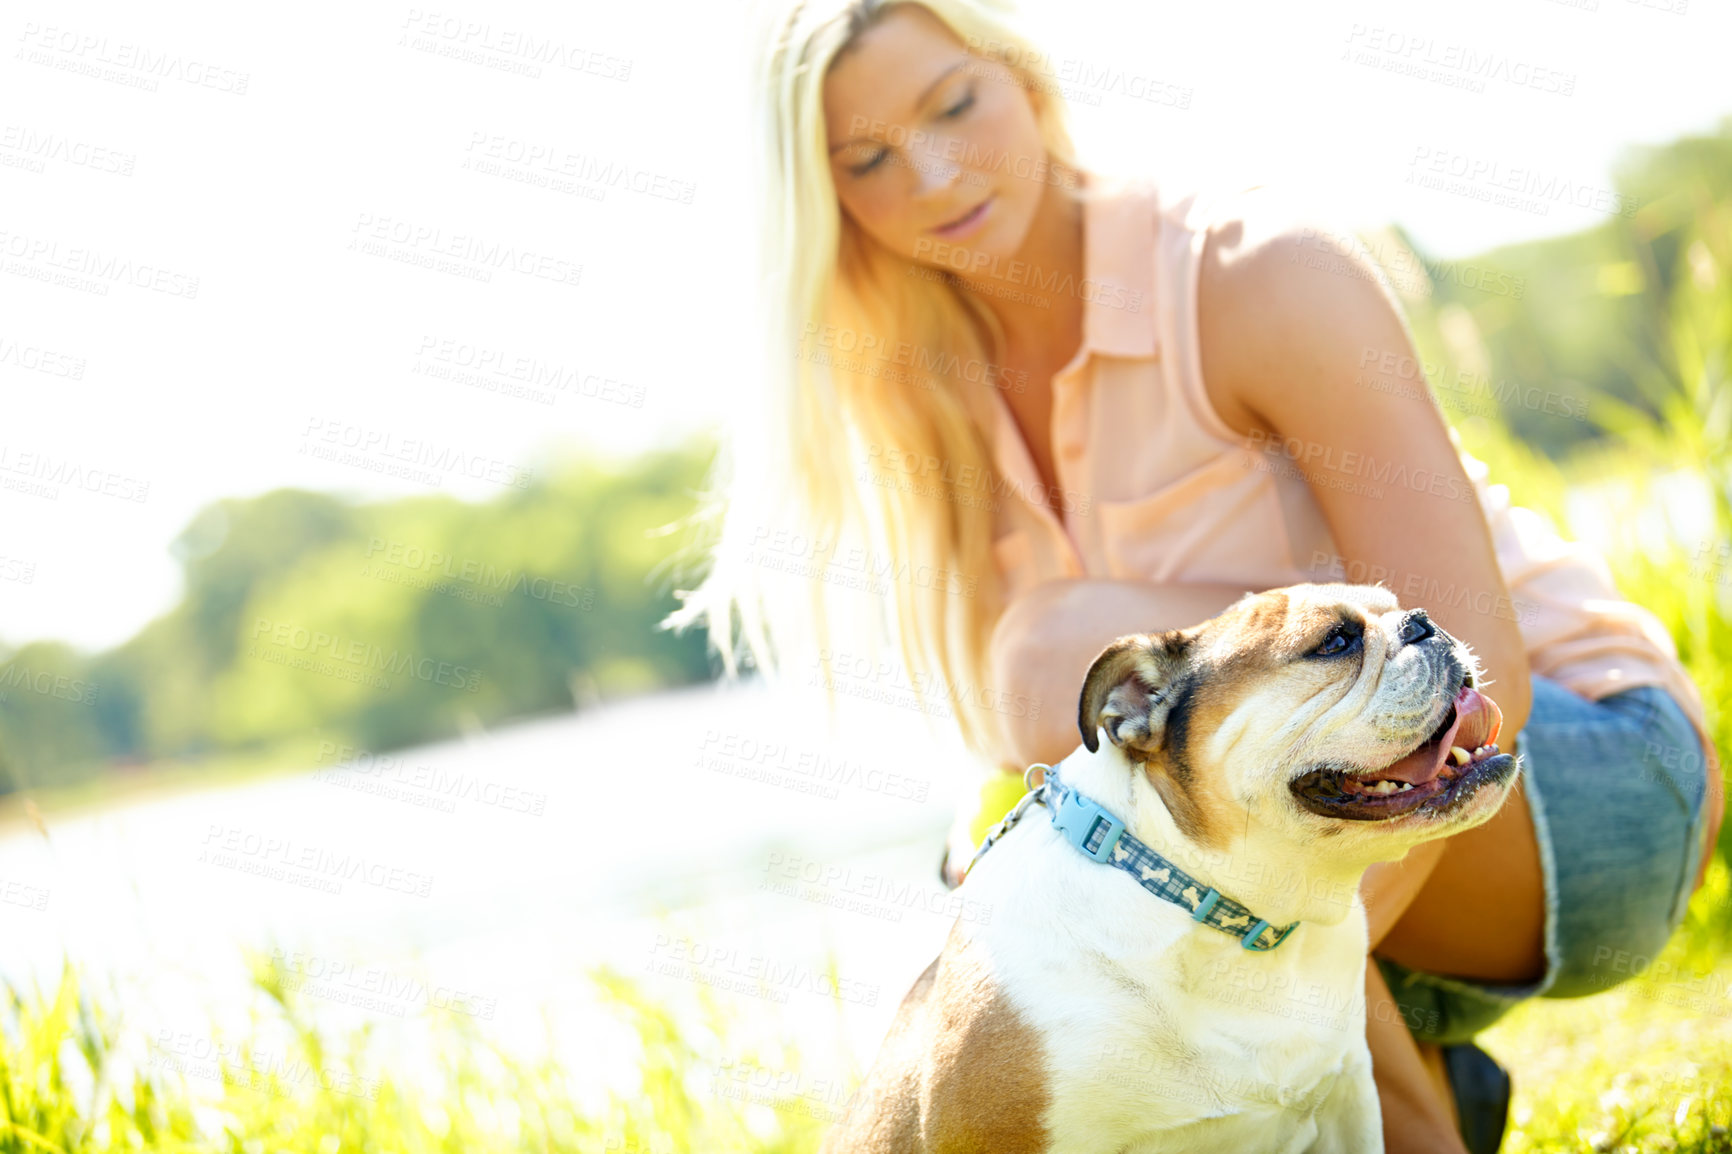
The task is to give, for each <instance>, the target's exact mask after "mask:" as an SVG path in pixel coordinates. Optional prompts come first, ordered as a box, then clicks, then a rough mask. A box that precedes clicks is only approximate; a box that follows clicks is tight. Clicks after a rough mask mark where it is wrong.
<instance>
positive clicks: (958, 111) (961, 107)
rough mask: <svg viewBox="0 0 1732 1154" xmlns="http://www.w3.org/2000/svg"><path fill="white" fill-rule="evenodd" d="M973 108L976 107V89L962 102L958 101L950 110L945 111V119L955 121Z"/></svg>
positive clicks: (965, 96) (968, 93)
mask: <svg viewBox="0 0 1732 1154" xmlns="http://www.w3.org/2000/svg"><path fill="white" fill-rule="evenodd" d="M972 107H974V89H972V88H970V89H969V90H968V92H967V93H966V94H965V95H964V96H963V97H962V99H961V100H958V101H957V102H956V103H955V104H952V105H951V106H950V107H949V108H946V109H945V110H944V118H945V119H946V120H955V119H956V118H957V117H958V116H961V115H962V114H963V113H964V112H967V111H968V110H969V109H970V108H972Z"/></svg>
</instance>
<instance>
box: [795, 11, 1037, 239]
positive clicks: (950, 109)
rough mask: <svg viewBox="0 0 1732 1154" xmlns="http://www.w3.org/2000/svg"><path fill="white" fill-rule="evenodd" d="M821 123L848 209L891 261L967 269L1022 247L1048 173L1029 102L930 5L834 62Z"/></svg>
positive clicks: (873, 32)
mask: <svg viewBox="0 0 1732 1154" xmlns="http://www.w3.org/2000/svg"><path fill="white" fill-rule="evenodd" d="M824 123H825V129H826V132H827V134H828V136H829V149H830V171H831V174H832V176H833V177H834V178H835V182H836V195H837V197H838V199H839V200H840V201H841V204H842V209H843V211H844V212H846V213H847V214H848V216H849V217H851V218H852V219H853V220H854V222H855V223H856V224H857V225H859V227H860V228H861V229H863V230H864V231H865V232H866V233H867V235H869V236H871V237H872V238H873V239H874V240H877V241H878V242H879V243H880V244H882V245H884V246H885V247H886V248H888V249H890V250H891V251H892V252H895V253H897V254H899V255H901V256H904V257H907V258H909V259H910V260H914V261H917V262H919V263H921V264H928V265H933V266H936V267H941V268H952V269H957V270H958V271H963V272H966V271H968V268H967V267H965V266H972V267H973V268H975V269H976V270H978V269H980V268H981V267H982V266H983V265H984V264H986V262H987V261H989V260H991V259H1008V258H1010V257H1012V256H1014V255H1015V254H1016V252H1017V251H1018V250H1019V249H1020V248H1021V247H1022V242H1023V239H1024V238H1025V237H1026V236H1027V235H1028V231H1029V227H1030V225H1031V224H1032V222H1033V221H1034V217H1035V211H1036V209H1037V208H1038V207H1039V205H1040V198H1041V195H1042V191H1043V189H1044V187H1045V184H1044V179H1045V177H1046V175H1047V155H1046V148H1045V146H1044V145H1043V144H1042V143H1041V139H1040V130H1039V127H1038V126H1037V125H1036V123H1035V118H1034V110H1033V108H1032V107H1031V106H1030V104H1029V98H1028V94H1027V93H1026V92H1025V91H1024V90H1023V88H1022V87H1021V86H1019V85H1018V83H1017V74H1015V73H1013V72H1011V70H1010V69H1009V68H1007V67H1005V66H1004V65H1003V64H1001V63H999V62H998V61H996V60H985V59H982V58H981V57H979V56H973V55H970V54H969V53H968V51H967V50H966V49H965V48H964V47H963V45H962V42H961V41H960V40H958V39H957V38H956V36H955V34H954V33H952V32H951V31H950V29H949V28H948V27H947V26H946V25H945V24H944V23H943V22H942V21H940V20H939V19H938V18H937V17H936V16H934V15H932V13H931V12H929V11H927V9H926V8H925V7H923V6H922V5H919V4H898V5H896V6H895V7H893V8H891V9H890V10H889V11H888V12H887V13H886V14H885V15H884V16H883V17H882V18H881V19H879V20H878V22H877V23H875V24H873V25H872V26H871V27H870V28H868V29H867V30H866V31H865V32H863V33H861V34H860V35H859V36H858V37H857V38H856V39H855V40H854V43H853V44H852V45H850V47H849V48H848V50H847V51H846V52H844V53H842V54H841V55H840V56H838V57H837V58H836V61H835V62H834V63H833V64H832V65H831V67H830V71H829V74H828V75H827V76H826V77H825V78H824ZM958 249H965V250H967V252H966V256H964V257H963V259H961V260H959V259H958V258H959V256H962V254H959V253H958V251H957V250H958Z"/></svg>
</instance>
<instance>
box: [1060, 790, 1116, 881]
mask: <svg viewBox="0 0 1732 1154" xmlns="http://www.w3.org/2000/svg"><path fill="white" fill-rule="evenodd" d="M1052 824H1053V825H1055V826H1057V827H1058V831H1059V832H1060V833H1061V834H1063V835H1064V839H1065V840H1066V841H1068V842H1070V844H1072V845H1074V846H1075V847H1076V848H1077V849H1079V850H1081V851H1082V852H1083V853H1085V854H1087V855H1088V856H1089V857H1091V858H1093V859H1094V860H1095V861H1097V862H1102V863H1105V862H1109V861H1111V860H1112V856H1113V848H1114V847H1115V846H1117V845H1118V844H1119V838H1121V837H1123V836H1124V833H1125V823H1124V822H1122V821H1120V820H1119V819H1118V818H1116V817H1114V816H1113V815H1112V814H1110V813H1108V812H1107V811H1106V809H1105V808H1103V807H1102V806H1101V805H1100V804H1099V803H1097V802H1096V801H1094V799H1092V798H1087V797H1084V796H1083V795H1082V794H1080V793H1078V792H1077V791H1076V790H1074V789H1070V790H1066V791H1065V794H1064V798H1063V799H1062V800H1061V801H1060V802H1059V803H1058V805H1056V806H1054V807H1053V811H1052Z"/></svg>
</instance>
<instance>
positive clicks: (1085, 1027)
mask: <svg viewBox="0 0 1732 1154" xmlns="http://www.w3.org/2000/svg"><path fill="white" fill-rule="evenodd" d="M1479 677H1480V673H1479V667H1478V663H1477V662H1476V661H1475V659H1474V657H1473V655H1472V653H1471V652H1470V651H1469V650H1468V648H1467V646H1465V645H1464V644H1462V643H1461V642H1460V641H1458V640H1456V639H1455V638H1453V637H1451V636H1449V635H1448V634H1447V633H1445V632H1443V631H1442V630H1440V629H1438V628H1437V627H1436V626H1435V625H1434V624H1432V623H1431V621H1430V620H1429V619H1428V618H1427V617H1426V614H1425V611H1424V610H1422V609H1403V608H1402V607H1401V606H1400V605H1399V604H1398V603H1397V601H1396V598H1395V596H1394V595H1393V594H1391V593H1390V592H1389V591H1388V590H1385V589H1382V588H1380V587H1373V586H1362V585H1296V586H1291V587H1289V588H1285V589H1276V590H1272V591H1269V592H1266V593H1259V594H1252V595H1248V596H1246V597H1244V598H1243V599H1241V600H1240V601H1238V602H1237V603H1236V604H1234V605H1233V606H1231V607H1230V608H1229V609H1228V610H1227V611H1226V612H1224V613H1222V614H1221V615H1220V616H1218V617H1215V618H1213V619H1212V620H1209V621H1206V622H1204V623H1203V624H1201V625H1198V626H1195V627H1193V628H1189V629H1180V630H1173V631H1170V632H1164V633H1154V634H1137V635H1132V636H1127V637H1121V638H1119V639H1118V640H1117V641H1114V642H1113V643H1112V644H1111V645H1109V646H1107V647H1106V649H1104V650H1103V651H1102V652H1101V654H1100V655H1099V656H1098V657H1097V658H1096V659H1095V661H1094V663H1093V665H1092V666H1091V667H1090V669H1089V671H1088V675H1087V677H1086V678H1085V679H1084V682H1083V686H1082V693H1081V698H1080V701H1079V705H1078V725H1079V727H1080V729H1081V731H1082V745H1081V746H1079V747H1078V748H1077V750H1076V751H1075V752H1073V753H1072V754H1071V755H1070V756H1068V757H1066V758H1065V759H1064V760H1063V761H1061V762H1060V763H1059V764H1058V765H1056V766H1053V767H1050V768H1048V767H1044V766H1037V767H1031V768H1030V777H1029V781H1030V784H1031V785H1032V786H1033V787H1034V788H1032V789H1031V792H1030V793H1029V795H1028V796H1026V797H1024V798H1023V800H1022V802H1020V803H1019V804H1018V806H1017V808H1016V809H1015V810H1013V811H1012V813H1011V814H1010V815H1009V816H1007V818H1006V819H1005V820H1004V821H1003V822H1001V823H1000V824H999V826H998V828H997V829H995V830H994V831H993V833H992V834H991V835H989V836H988V838H987V840H986V842H985V843H984V844H983V845H982V847H981V849H980V851H979V852H978V853H977V854H976V857H975V861H974V862H973V863H972V864H971V867H970V870H969V873H968V875H967V877H966V879H965V880H964V882H963V885H962V887H961V890H960V891H959V892H960V893H961V895H962V896H963V897H965V898H966V899H967V904H968V905H969V906H971V907H973V908H981V909H989V910H991V912H992V916H991V917H990V919H978V920H968V921H963V920H958V922H957V923H956V924H955V925H954V926H953V927H952V929H951V931H950V935H949V938H948V940H947V941H946V943H945V946H944V948H943V950H942V952H941V953H940V954H939V956H938V958H937V959H936V960H935V961H934V962H933V963H932V965H930V966H928V967H927V969H926V971H925V973H923V974H921V975H920V977H919V979H918V980H917V981H916V982H915V983H914V987H913V989H911V990H910V991H909V993H908V995H907V997H906V998H905V999H904V1001H903V1002H902V1005H901V1008H900V1009H899V1010H898V1012H897V1015H896V1018H895V1020H894V1022H893V1023H892V1026H891V1028H890V1032H889V1035H888V1037H887V1038H886V1040H885V1042H884V1043H883V1046H882V1049H881V1050H880V1052H879V1055H878V1058H877V1060H876V1062H875V1063H874V1065H873V1067H872V1069H871V1071H870V1073H869V1075H868V1077H867V1079H866V1081H865V1083H864V1084H863V1085H862V1087H861V1089H860V1092H859V1094H858V1095H857V1096H856V1099H855V1105H854V1108H853V1109H852V1110H851V1111H850V1112H849V1115H848V1117H847V1119H845V1120H844V1121H843V1122H841V1123H840V1124H839V1125H838V1126H837V1127H836V1128H835V1129H834V1130H833V1131H832V1132H831V1133H830V1134H829V1135H828V1137H827V1140H826V1142H825V1144H824V1147H823V1149H824V1151H827V1152H832V1154H841V1152H872V1154H880V1152H881V1154H890V1152H892V1151H894V1152H896V1154H907V1152H911V1151H922V1152H925V1151H930V1152H938V1151H944V1152H955V1154H959V1152H964V1151H991V1152H992V1154H1024V1152H1035V1151H1039V1152H1043V1154H1048V1152H1050V1154H1059V1152H1071V1151H1075V1152H1078V1154H1081V1152H1087V1154H1101V1152H1104V1151H1111V1152H1125V1154H1154V1152H1156V1151H1184V1152H1189V1154H1195V1152H1197V1151H1229V1152H1233V1154H1242V1152H1245V1151H1280V1152H1287V1151H1343V1152H1348V1154H1365V1152H1367V1151H1380V1150H1382V1149H1383V1138H1382V1127H1381V1122H1380V1118H1379V1113H1378V1101H1377V1091H1376V1087H1375V1086H1374V1085H1373V1083H1372V1079H1371V1055H1370V1052H1369V1050H1368V1049H1367V1047H1366V1043H1365V998H1364V980H1365V965H1366V951H1367V936H1366V922H1365V910H1364V907H1363V905H1362V904H1361V903H1360V900H1359V892H1358V891H1359V881H1360V878H1361V875H1363V873H1364V872H1365V870H1366V869H1367V868H1368V867H1369V866H1370V865H1371V864H1372V863H1374V862H1379V861H1391V860H1395V859H1398V858H1400V857H1402V856H1403V855H1405V854H1406V853H1407V851H1408V850H1409V849H1410V848H1411V847H1413V846H1415V845H1417V844H1419V843H1420V842H1423V841H1426V840H1429V839H1431V838H1438V837H1444V836H1447V835H1448V834H1451V833H1455V832H1458V831H1460V830H1463V829H1466V828H1468V827H1470V826H1473V825H1476V824H1478V823H1480V822H1483V821H1485V820H1486V819H1487V818H1489V817H1490V816H1491V815H1492V814H1493V813H1494V812H1495V811H1496V810H1497V808H1498V806H1499V805H1501V804H1502V803H1503V800H1504V798H1505V796H1506V795H1507V793H1508V791H1509V789H1510V788H1511V787H1512V785H1513V783H1514V782H1515V780H1516V777H1517V775H1518V773H1519V765H1518V761H1517V758H1516V757H1514V756H1512V755H1510V754H1507V753H1503V752H1501V751H1500V750H1499V749H1498V747H1497V745H1496V744H1495V743H1496V740H1497V736H1498V730H1499V728H1500V726H1501V724H1502V715H1501V713H1500V712H1499V710H1498V708H1497V706H1496V705H1495V704H1494V703H1493V702H1492V701H1491V699H1490V698H1488V697H1486V696H1485V695H1484V694H1482V693H1480V692H1479V691H1478V689H1477V688H1476V684H1477V683H1478V680H1479ZM1102 734H1105V736H1106V741H1105V742H1102V740H1101V735H1102ZM1042 770H1045V771H1046V773H1045V779H1044V780H1043V781H1041V782H1039V783H1038V784H1036V783H1035V781H1034V777H1035V775H1037V774H1039V773H1040V772H1041V771H1042ZM1042 817H1044V818H1046V820H1039V819H1040V818H1042ZM989 849H990V851H991V852H987V851H988V850H989Z"/></svg>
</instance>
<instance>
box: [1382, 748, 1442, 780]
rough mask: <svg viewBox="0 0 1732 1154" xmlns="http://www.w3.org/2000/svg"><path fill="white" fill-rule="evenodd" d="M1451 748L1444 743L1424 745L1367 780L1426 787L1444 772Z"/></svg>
mask: <svg viewBox="0 0 1732 1154" xmlns="http://www.w3.org/2000/svg"><path fill="white" fill-rule="evenodd" d="M1448 756H1449V746H1448V745H1447V744H1444V743H1441V742H1440V743H1439V744H1437V745H1422V746H1420V747H1419V748H1418V749H1416V750H1414V751H1413V752H1412V753H1410V754H1408V755H1407V756H1406V757H1404V758H1402V759H1401V760H1400V761H1398V762H1396V763H1395V764H1394V765H1392V766H1390V767H1389V768H1388V769H1381V770H1378V771H1377V773H1375V774H1373V775H1372V776H1371V777H1370V778H1368V779H1367V780H1370V781H1405V782H1406V783H1407V784H1409V785H1424V784H1425V783H1426V782H1428V781H1430V780H1431V779H1432V778H1434V777H1436V776H1437V775H1438V774H1439V773H1440V772H1441V771H1442V770H1443V761H1444V758H1446V757H1448Z"/></svg>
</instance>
